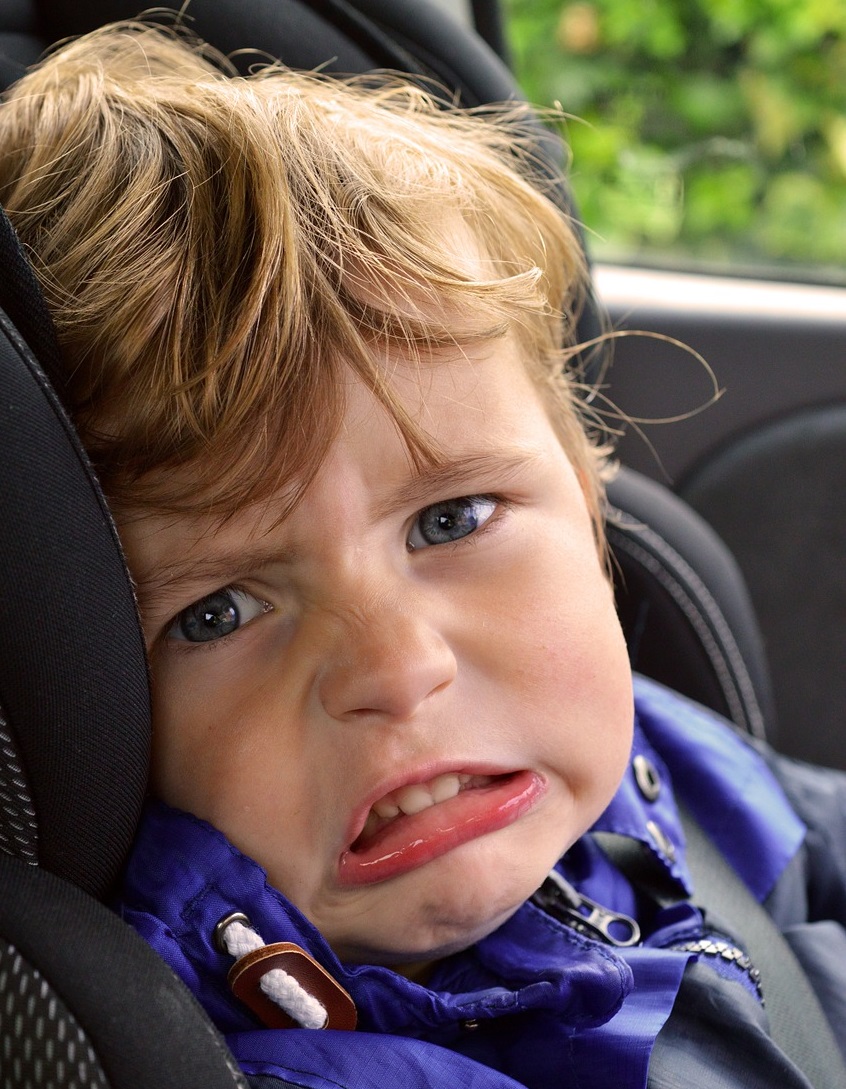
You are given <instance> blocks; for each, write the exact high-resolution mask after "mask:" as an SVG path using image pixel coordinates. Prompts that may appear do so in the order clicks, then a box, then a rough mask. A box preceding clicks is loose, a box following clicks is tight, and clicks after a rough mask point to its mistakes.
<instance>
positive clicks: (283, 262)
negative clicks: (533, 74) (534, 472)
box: [0, 23, 603, 522]
mask: <svg viewBox="0 0 846 1089" xmlns="http://www.w3.org/2000/svg"><path fill="white" fill-rule="evenodd" d="M523 122H525V116H524V115H521V113H520V110H519V108H516V107H515V108H513V109H511V110H507V111H502V112H500V113H494V112H493V111H486V113H485V117H484V118H483V119H479V118H477V117H473V116H471V115H468V114H467V113H465V112H461V111H457V110H450V109H444V108H442V107H441V106H439V105H438V104H437V103H436V102H435V101H434V100H433V99H432V98H431V97H430V96H429V95H428V94H426V93H424V91H423V90H421V89H420V88H418V87H415V86H412V85H410V84H408V83H405V82H401V81H399V80H395V79H391V78H387V77H386V78H380V79H379V80H378V82H377V81H375V80H374V78H373V77H370V78H369V79H368V78H359V79H351V80H347V81H343V82H341V81H338V80H337V79H331V78H328V77H322V76H320V75H317V74H303V73H299V72H293V71H289V70H286V69H283V68H281V67H279V66H275V67H270V68H267V69H265V70H263V71H260V72H257V73H256V74H254V75H251V76H250V77H248V78H244V77H239V76H236V75H235V74H234V72H232V71H231V70H230V69H229V67H228V65H227V62H226V61H225V60H223V58H220V57H217V56H214V55H213V54H212V53H211V51H210V50H209V49H208V48H207V47H203V46H202V45H201V44H200V43H196V42H194V43H190V42H189V43H188V44H186V42H185V41H183V40H180V38H179V35H178V34H177V33H176V32H169V31H164V30H162V29H158V28H153V27H149V26H144V25H142V24H137V23H124V24H116V25H115V26H113V27H107V28H104V29H103V30H100V31H97V32H95V33H94V34H91V35H88V36H86V37H84V38H81V39H78V40H76V41H74V42H72V43H71V44H69V45H66V46H64V47H62V48H61V49H60V50H58V51H57V52H55V53H54V54H53V55H52V56H50V57H48V58H47V59H46V60H45V61H44V62H43V63H42V64H41V65H40V66H38V67H37V68H35V69H34V70H33V71H32V72H30V73H29V74H28V75H27V76H25V77H24V78H23V79H22V80H21V81H20V82H19V83H18V84H17V85H16V86H15V87H14V88H13V89H12V90H11V92H10V93H9V94H8V96H7V98H6V101H5V103H4V104H3V105H2V107H0V149H2V153H0V202H2V204H3V205H4V206H5V208H6V210H7V212H8V215H9V217H10V218H11V220H12V222H13V223H14V225H15V227H16V229H17V231H18V233H19V235H20V237H21V239H22V241H23V243H24V244H25V246H26V247H27V248H28V250H29V252H30V254H31V259H32V262H33V265H34V267H35V270H36V274H37V276H38V277H39V280H40V282H41V285H42V287H43V290H44V293H45V296H46V299H47V302H48V306H49V307H50V309H51V312H52V314H53V316H54V319H55V322H56V326H57V330H58V335H59V341H60V344H61V347H62V350H63V355H64V359H65V363H66V369H67V376H66V377H67V390H68V398H69V401H70V407H71V411H72V414H73V416H74V419H75V422H76V424H77V427H78V428H79V431H80V434H81V436H82V439H83V442H84V443H85V445H86V447H87V449H88V451H89V454H90V456H91V458H92V460H93V462H94V465H95V468H96V469H97V471H98V473H99V474H100V477H101V480H102V482H103V486H104V489H105V491H106V493H107V495H109V497H110V498H111V499H112V500H113V501H114V502H115V503H116V504H117V505H118V507H120V506H123V505H126V506H138V505H140V506H142V507H152V508H155V509H159V510H172V511H192V512H196V511H198V510H199V509H202V510H204V511H207V512H220V513H222V514H226V513H231V512H232V511H233V510H235V509H237V508H239V507H241V506H243V505H244V503H245V502H247V501H249V500H251V499H257V498H262V497H264V496H266V495H267V494H269V493H270V492H271V491H273V490H275V489H276V488H277V487H278V486H279V485H280V484H281V483H283V482H285V483H291V482H292V481H297V482H298V483H299V484H300V488H302V487H303V486H305V485H306V484H307V483H308V481H309V480H310V479H311V478H312V477H313V474H314V473H315V472H316V471H317V469H318V467H319V465H320V462H321V460H322V458H323V456H324V455H325V452H326V450H327V448H328V446H329V444H330V443H331V441H332V437H333V435H334V434H335V431H336V429H337V427H338V425H339V421H340V417H341V412H342V408H343V387H344V383H343V378H344V376H345V374H347V373H348V371H346V368H352V370H353V371H354V372H355V373H356V374H357V375H358V376H359V377H360V378H361V379H362V380H363V381H365V382H366V383H367V384H368V386H369V387H370V388H371V389H372V390H373V391H374V393H375V394H376V396H377V397H379V398H380V400H381V401H382V403H383V404H384V405H385V407H386V408H387V409H388V411H389V412H391V414H392V415H393V418H394V419H395V421H396V424H397V426H398V427H399V428H400V430H401V432H402V434H403V436H404V438H405V441H406V443H407V444H408V447H409V450H410V452H411V454H412V457H413V458H415V459H416V460H417V461H418V462H419V461H420V460H421V459H423V460H425V459H437V456H438V454H437V451H436V450H434V449H432V447H431V444H430V443H428V442H427V439H426V436H425V434H424V433H422V432H421V430H420V428H419V427H418V426H417V425H416V423H415V421H414V420H412V419H409V418H408V417H407V415H406V414H405V413H404V412H403V410H402V406H401V404H400V403H399V401H398V399H397V397H396V395H395V394H394V392H393V390H392V387H391V383H390V376H389V375H388V374H387V373H386V372H385V367H384V362H383V361H384V356H385V349H388V350H398V351H400V352H402V353H405V354H406V355H408V354H409V353H410V354H411V355H412V357H413V356H415V355H416V356H417V357H419V358H420V359H421V360H423V359H425V357H426V355H427V354H428V353H430V352H431V351H434V350H436V349H438V348H441V347H445V346H450V345H458V346H460V345H461V344H466V343H469V342H470V341H473V340H475V339H477V338H480V337H490V336H499V335H502V334H503V333H504V332H505V331H507V330H509V329H511V330H516V332H517V335H518V336H519V337H520V339H521V342H522V346H523V349H524V354H525V357H526V365H527V367H528V368H529V371H530V373H531V374H532V377H533V379H534V380H535V381H536V382H537V384H538V386H539V388H541V389H542V390H543V391H544V396H545V397H546V398H547V404H548V406H549V411H550V416H551V418H552V420H553V422H554V425H555V427H556V428H557V429H558V433H559V435H560V437H561V441H562V443H563V444H564V446H565V449H566V450H567V452H568V454H569V456H570V457H571V459H572V461H573V463H574V465H575V467H576V469H577V471H578V472H579V475H580V477H581V478H582V480H583V483H584V486H585V490H586V493H587V495H588V498H589V502H590V505H591V507H592V509H593V511H594V516H595V518H596V519H597V522H598V519H599V504H600V495H601V480H600V478H601V468H602V464H603V452H602V451H601V450H600V449H598V448H596V447H595V446H594V445H593V444H592V442H591V440H590V439H589V438H588V437H587V436H586V433H585V428H584V426H583V422H582V420H581V419H580V418H579V411H578V409H577V401H578V398H577V395H576V393H575V392H574V386H573V382H572V380H571V379H570V378H568V377H567V376H566V375H565V374H564V366H563V364H564V361H565V359H566V357H567V356H568V354H572V349H573V347H574V344H573V340H574V332H573V330H574V328H575V321H576V317H577V310H578V306H579V299H580V293H581V290H582V284H583V278H584V270H583V263H582V255H581V250H580V247H579V245H578V242H577V240H576V237H575V235H574V232H573V229H572V226H571V224H570V223H569V222H568V220H567V218H566V216H564V215H563V214H562V213H561V212H560V211H559V210H558V208H557V207H556V206H555V204H554V203H553V202H552V201H551V200H550V199H548V198H547V196H545V195H544V194H543V193H542V192H541V190H540V188H539V187H538V182H537V178H536V172H535V171H534V167H533V163H532V161H531V151H530V146H531V141H530V139H529V138H528V137H526V136H525V125H524V124H523ZM457 223H460V224H463V225H464V226H466V230H467V232H469V235H470V236H471V238H472V240H473V243H474V246H475V247H477V248H478V251H479V259H480V260H479V264H478V266H477V267H476V268H468V262H467V259H466V256H465V257H462V256H461V255H460V254H457V253H456V252H454V249H453V247H452V245H451V243H450V237H451V235H453V234H454V230H453V228H454V226H455V224H457ZM380 359H381V360H382V362H380ZM185 466H190V467H192V469H194V470H195V471H194V472H192V473H191V474H185V473H180V472H179V471H178V470H180V469H181V468H183V467H185ZM294 498H295V497H294ZM292 501H293V500H292Z"/></svg>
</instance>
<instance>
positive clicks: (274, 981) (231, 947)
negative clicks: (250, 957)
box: [219, 919, 329, 1029]
mask: <svg viewBox="0 0 846 1089" xmlns="http://www.w3.org/2000/svg"><path fill="white" fill-rule="evenodd" d="M219 937H220V940H221V941H222V942H223V944H224V945H225V946H226V950H227V952H228V953H229V955H230V956H232V957H243V956H245V955H246V954H247V953H254V952H255V951H256V950H257V949H263V948H264V946H265V943H264V942H263V941H262V939H261V936H260V935H259V934H258V933H257V932H256V931H255V930H253V929H252V927H249V926H245V925H244V924H243V923H242V922H239V921H238V920H237V919H233V920H232V921H231V922H229V923H227V924H226V926H225V927H223V928H222V929H221V930H220V932H219ZM259 986H260V987H261V989H262V991H264V993H265V994H266V995H267V997H268V998H269V999H270V1000H271V1001H272V1002H275V1003H276V1005H277V1006H279V1008H280V1009H282V1010H284V1011H285V1013H287V1014H288V1016H289V1017H290V1018H292V1020H294V1021H296V1022H297V1023H298V1024H300V1025H302V1026H303V1028H313V1029H320V1028H323V1026H324V1025H325V1024H326V1022H327V1020H328V1019H329V1015H328V1013H327V1012H326V1007H325V1006H324V1005H323V1003H322V1002H318V1000H317V999H316V998H315V997H314V995H311V994H309V993H308V991H307V990H305V988H304V987H302V986H301V984H299V983H298V982H297V980H296V979H294V977H293V976H291V975H289V974H288V973H287V972H285V971H283V970H282V969H281V968H271V969H269V970H268V971H267V972H265V973H264V975H263V976H262V977H261V981H260V983H259Z"/></svg>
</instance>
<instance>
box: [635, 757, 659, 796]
mask: <svg viewBox="0 0 846 1089" xmlns="http://www.w3.org/2000/svg"><path fill="white" fill-rule="evenodd" d="M632 770H633V771H634V777H635V782H636V783H637V789H638V790H639V791H640V793H641V795H642V796H643V797H644V798H645V799H646V800H647V801H648V802H654V801H655V799H656V798H657V797H658V795H659V794H660V793H661V776H660V775H659V774H658V770H657V769H656V767H655V765H654V764H653V763H652V761H651V760H649V759H647V757H645V756H643V755H642V754H641V753H638V755H637V756H636V757H635V758H634V760H633V761H632Z"/></svg>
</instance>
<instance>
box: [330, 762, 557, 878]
mask: <svg viewBox="0 0 846 1089" xmlns="http://www.w3.org/2000/svg"><path fill="white" fill-rule="evenodd" d="M545 793H546V781H545V780H544V779H542V778H541V776H540V775H538V774H537V773H536V772H533V771H520V772H517V773H516V774H514V775H510V776H508V777H507V778H504V779H500V780H498V781H497V782H494V783H491V784H490V786H486V787H476V788H473V789H470V790H463V791H461V793H460V794H457V795H456V796H455V797H454V798H451V799H450V800H449V801H447V802H441V803H440V804H438V805H433V806H430V808H429V809H424V810H423V812H422V813H416V814H415V815H414V816H411V817H398V818H397V819H396V820H395V821H393V822H392V823H391V824H389V825H388V826H387V827H386V829H385V831H384V833H382V834H379V835H377V836H376V838H375V840H374V841H373V843H372V844H370V845H368V846H367V847H365V848H364V850H362V851H353V850H351V849H348V850H346V851H344V853H343V854H342V855H341V858H340V862H339V881H340V884H341V885H344V886H349V885H372V884H375V883H376V882H378V881H387V880H388V879H389V878H392V877H399V876H400V875H401V874H404V873H408V872H409V871H410V870H416V869H417V868H418V867H420V866H425V865H426V863H427V862H432V861H433V860H434V859H436V858H439V857H440V856H441V855H444V854H446V853H447V852H448V851H452V850H453V849H454V848H455V847H460V846H461V845H462V844H463V843H468V842H469V841H470V840H473V839H477V838H478V837H479V836H485V835H487V834H488V833H489V832H497V831H499V829H500V828H505V827H507V826H508V825H509V824H513V823H514V821H516V820H519V819H520V818H521V817H522V816H524V815H525V814H526V813H527V812H528V811H529V810H530V809H531V808H532V807H533V806H534V805H535V804H536V803H537V802H538V801H539V800H540V799H541V798H542V797H543V795H544V794H545Z"/></svg>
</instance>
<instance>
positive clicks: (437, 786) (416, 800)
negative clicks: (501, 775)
mask: <svg viewBox="0 0 846 1089" xmlns="http://www.w3.org/2000/svg"><path fill="white" fill-rule="evenodd" d="M471 779H473V780H475V781H476V782H477V783H479V784H481V783H483V782H485V781H487V778H486V777H482V776H473V775H458V774H456V773H455V772H446V774H444V775H438V776H436V777H435V778H434V779H430V780H429V782H428V783H411V784H409V785H408V786H403V787H400V788H399V789H398V790H394V791H392V792H391V793H390V794H386V795H385V796H384V798H380V799H379V801H378V802H375V803H374V804H373V806H372V807H371V809H370V813H369V814H368V816H367V821H366V823H365V825H364V829H363V831H362V835H364V836H368V835H371V834H372V833H373V832H375V831H376V830H377V828H380V827H381V826H382V825H383V824H386V823H387V822H388V821H391V820H393V819H394V817H398V816H399V815H400V813H404V814H405V815H406V816H408V817H411V816H413V815H414V814H415V813H422V812H423V810H424V809H429V808H430V807H431V806H433V805H437V804H438V802H446V801H449V799H450V798H454V797H455V796H456V794H458V793H459V792H460V790H461V788H462V787H463V786H466V785H467V784H468V783H469V782H470V781H471Z"/></svg>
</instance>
